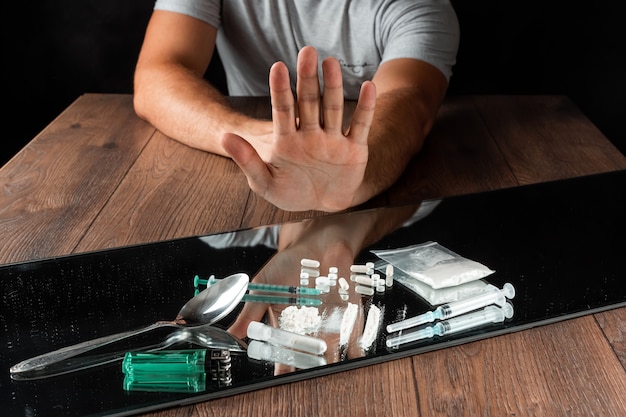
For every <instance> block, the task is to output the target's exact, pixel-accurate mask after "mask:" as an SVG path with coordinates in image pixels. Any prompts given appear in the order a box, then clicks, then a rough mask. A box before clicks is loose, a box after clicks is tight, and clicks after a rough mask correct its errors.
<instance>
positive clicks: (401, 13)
mask: <svg viewBox="0 0 626 417" xmlns="http://www.w3.org/2000/svg"><path fill="white" fill-rule="evenodd" d="M458 38H459V35H458V22H457V20H456V15H455V13H454V10H453V9H452V7H451V5H450V4H449V2H448V1H447V0H359V1H357V0H273V1H262V0H157V2H156V4H155V10H154V12H153V15H152V17H151V19H150V22H149V24H148V28H147V30H146V36H145V39H144V44H143V46H142V49H141V53H140V55H139V59H138V62H137V68H136V73H135V99H134V102H135V110H136V112H137V114H138V115H139V116H140V117H142V118H145V119H146V120H147V121H149V122H150V123H152V124H153V125H154V126H155V127H156V128H157V129H159V130H160V131H162V132H163V133H165V134H166V135H168V136H170V137H172V138H174V139H176V140H178V141H180V142H182V143H185V144H187V145H189V146H192V147H194V148H198V149H201V150H204V151H208V152H213V153H217V154H220V155H224V156H230V157H231V158H232V159H233V160H234V161H235V162H236V163H237V164H238V165H239V167H240V168H241V169H242V171H243V172H244V173H245V175H246V177H247V179H248V184H249V185H250V188H251V189H252V190H253V191H254V192H256V193H257V194H259V195H260V196H261V197H263V198H265V199H266V200H267V201H269V202H270V203H272V204H274V205H276V206H277V207H279V208H282V209H284V210H291V211H301V210H321V211H339V210H343V209H346V208H348V207H352V206H355V205H358V204H360V203H363V202H365V201H367V200H368V199H370V198H371V197H373V196H375V195H376V194H378V193H380V192H381V191H383V190H385V189H386V188H388V187H389V186H390V185H392V184H393V183H394V182H395V181H396V179H397V178H398V177H399V176H400V175H401V174H402V172H403V170H404V169H405V167H406V165H407V164H408V162H409V161H410V159H411V158H412V157H413V156H414V155H415V154H416V153H417V152H419V150H420V149H421V147H422V144H423V141H424V138H425V136H426V135H427V134H428V132H429V131H430V129H431V127H432V124H433V121H434V119H435V116H436V113H437V110H438V108H439V106H440V104H441V101H442V100H443V98H444V95H445V92H446V89H447V86H448V80H449V77H450V75H451V68H452V66H453V65H454V63H455V57H456V52H457V48H458ZM216 45H217V49H218V50H219V53H220V57H221V59H222V62H223V64H224V67H225V69H226V73H227V81H228V88H229V94H231V95H267V87H266V85H267V82H266V81H265V80H266V79H267V72H268V69H269V94H270V96H271V101H272V120H271V121H266V120H256V119H252V118H250V117H247V116H244V115H242V114H239V113H237V112H235V111H233V110H232V109H231V108H230V107H229V106H228V104H227V102H226V100H225V98H224V97H223V96H222V95H221V94H220V93H219V92H218V90H217V89H215V88H214V87H213V86H211V85H210V84H209V83H207V82H206V81H205V80H204V79H203V75H204V73H205V71H206V69H207V67H208V64H209V62H210V60H211V57H212V55H213V53H214V50H215V48H216ZM320 59H321V60H322V63H321V69H322V71H321V72H322V74H321V84H322V85H320V78H319V76H318V63H319V61H320ZM290 74H296V79H295V85H294V83H293V81H292V80H291V78H290ZM370 80H371V81H370ZM294 90H295V94H296V97H297V101H296V100H294V96H293V91H294ZM344 99H351V100H356V99H358V103H357V107H356V110H355V112H354V114H353V116H352V120H351V122H350V126H349V128H348V130H347V131H345V132H344V131H342V119H343V104H344Z"/></svg>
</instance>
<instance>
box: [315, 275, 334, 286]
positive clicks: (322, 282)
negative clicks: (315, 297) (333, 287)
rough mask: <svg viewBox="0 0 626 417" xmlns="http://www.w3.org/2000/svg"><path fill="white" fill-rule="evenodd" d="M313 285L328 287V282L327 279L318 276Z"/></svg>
mask: <svg viewBox="0 0 626 417" xmlns="http://www.w3.org/2000/svg"><path fill="white" fill-rule="evenodd" d="M315 285H330V280H329V279H328V277H325V276H319V277H317V278H315Z"/></svg>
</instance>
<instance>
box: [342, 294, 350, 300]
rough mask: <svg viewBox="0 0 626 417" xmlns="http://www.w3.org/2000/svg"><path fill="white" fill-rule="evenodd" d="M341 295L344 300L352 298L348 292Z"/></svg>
mask: <svg viewBox="0 0 626 417" xmlns="http://www.w3.org/2000/svg"><path fill="white" fill-rule="evenodd" d="M339 297H340V298H341V299H342V300H343V301H348V300H349V299H350V296H349V295H348V294H339Z"/></svg>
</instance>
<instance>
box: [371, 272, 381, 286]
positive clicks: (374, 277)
mask: <svg viewBox="0 0 626 417" xmlns="http://www.w3.org/2000/svg"><path fill="white" fill-rule="evenodd" d="M370 277H371V278H372V282H373V283H374V284H376V283H377V282H378V280H380V274H372V275H370Z"/></svg>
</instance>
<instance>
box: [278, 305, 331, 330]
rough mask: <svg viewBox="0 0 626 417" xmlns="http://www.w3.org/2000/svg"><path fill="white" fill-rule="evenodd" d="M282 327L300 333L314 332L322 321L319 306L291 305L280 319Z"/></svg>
mask: <svg viewBox="0 0 626 417" xmlns="http://www.w3.org/2000/svg"><path fill="white" fill-rule="evenodd" d="M278 321H279V325H280V328H281V329H283V330H286V331H288V332H294V333H298V334H307V333H314V332H315V331H317V329H318V328H319V325H320V323H321V321H322V318H321V317H320V312H319V310H318V308H317V307H309V306H302V307H298V306H289V307H287V308H286V309H284V310H283V312H282V313H281V314H280V317H279V319H278Z"/></svg>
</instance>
